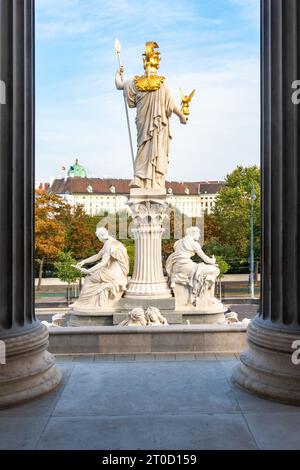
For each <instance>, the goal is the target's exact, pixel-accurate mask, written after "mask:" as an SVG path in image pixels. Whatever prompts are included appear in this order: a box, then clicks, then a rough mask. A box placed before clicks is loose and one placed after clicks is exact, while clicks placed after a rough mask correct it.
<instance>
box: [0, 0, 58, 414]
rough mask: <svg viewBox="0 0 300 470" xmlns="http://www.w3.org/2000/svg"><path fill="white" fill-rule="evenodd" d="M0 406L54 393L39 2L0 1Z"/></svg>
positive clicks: (55, 383)
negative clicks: (39, 304)
mask: <svg viewBox="0 0 300 470" xmlns="http://www.w3.org/2000/svg"><path fill="white" fill-rule="evenodd" d="M0 93H1V96H0V340H1V346H2V349H3V345H5V348H4V351H5V358H1V362H3V359H4V362H5V365H1V367H0V406H8V405H14V404H16V403H18V402H21V401H24V400H28V399H31V398H33V397H36V396H38V395H40V394H42V393H45V392H48V391H49V390H51V389H52V388H53V387H55V386H56V385H57V384H58V383H59V381H60V378H61V374H60V372H59V371H58V370H57V369H56V368H55V361H54V358H53V356H52V355H51V354H49V353H48V352H47V351H46V348H47V346H48V336H49V335H48V330H47V329H46V327H45V326H44V325H42V324H41V323H40V322H39V321H37V320H36V318H35V315H34V310H33V295H34V285H33V244H34V236H33V233H34V232H33V221H34V210H33V189H34V0H0Z"/></svg>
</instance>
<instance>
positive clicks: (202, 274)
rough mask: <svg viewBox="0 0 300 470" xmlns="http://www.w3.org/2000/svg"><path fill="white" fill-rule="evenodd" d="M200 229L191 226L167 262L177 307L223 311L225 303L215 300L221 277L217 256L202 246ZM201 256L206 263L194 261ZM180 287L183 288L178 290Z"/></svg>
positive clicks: (177, 243) (175, 245) (176, 244)
mask: <svg viewBox="0 0 300 470" xmlns="http://www.w3.org/2000/svg"><path fill="white" fill-rule="evenodd" d="M199 238H200V230H199V228H198V227H190V228H188V229H187V230H186V235H185V237H184V238H182V239H181V240H178V241H177V242H176V243H175V244H174V253H172V254H171V255H170V256H169V257H168V259H167V263H166V270H167V273H168V276H169V280H170V287H171V288H172V289H173V290H174V293H175V299H176V297H177V299H176V303H177V305H182V306H189V305H190V306H194V307H198V308H203V309H204V310H206V309H208V310H210V309H214V308H217V309H218V308H220V307H221V306H222V304H221V302H220V301H219V300H218V299H216V298H215V297H214V290H215V282H216V279H217V277H218V276H219V274H220V270H219V268H218V266H217V265H216V260H215V257H214V256H213V257H212V258H210V257H209V256H207V255H206V254H205V253H204V252H203V250H202V248H201V246H200V243H199ZM194 255H198V256H199V258H201V260H202V261H203V262H200V263H195V262H194V261H193V260H192V259H191V258H192V257H193V256H194ZM177 286H179V287H181V288H179V289H176V288H177Z"/></svg>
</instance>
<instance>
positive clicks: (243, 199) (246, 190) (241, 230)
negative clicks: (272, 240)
mask: <svg viewBox="0 0 300 470" xmlns="http://www.w3.org/2000/svg"><path fill="white" fill-rule="evenodd" d="M252 188H253V189H254V192H255V196H256V199H255V201H254V242H255V253H256V257H258V256H259V253H260V252H259V247H260V169H259V167H257V166H249V167H242V166H238V167H237V168H236V169H235V170H234V171H233V172H232V173H230V174H228V175H227V177H226V180H225V186H224V187H223V188H222V189H221V191H220V192H219V194H218V196H217V199H216V205H215V209H214V213H213V214H212V216H211V223H212V224H214V235H213V237H212V239H211V240H214V243H218V244H219V245H223V246H225V247H226V249H227V250H232V254H234V255H235V256H236V257H237V258H239V259H240V260H245V259H247V258H248V254H249V239H250V205H251V191H252ZM211 240H209V239H208V240H207V239H206V245H207V242H208V241H211ZM220 255H222V256H223V253H220Z"/></svg>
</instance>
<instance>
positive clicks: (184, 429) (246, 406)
mask: <svg viewBox="0 0 300 470" xmlns="http://www.w3.org/2000/svg"><path fill="white" fill-rule="evenodd" d="M57 361H58V365H59V367H60V368H61V370H62V371H63V374H64V381H63V383H62V385H61V386H60V388H59V389H57V390H56V391H54V392H52V393H50V394H49V395H47V396H45V397H43V398H40V399H38V400H35V401H33V402H30V403H27V404H25V405H21V406H18V407H15V408H10V409H5V410H0V449H111V450H116V449H122V450H123V449H125V450H128V449H149V450H158V449H160V450H161V449H170V450H171V449H172V450H173V449H175V450H180V449H186V450H187V449H190V450H194V449H199V450H201V449H300V437H299V436H300V433H299V431H300V408H296V407H292V406H286V405H281V404H278V403H273V402H269V401H265V400H262V399H259V398H257V397H255V396H253V395H250V394H248V393H246V392H244V391H242V390H240V389H238V388H236V387H234V386H233V385H232V384H231V383H230V376H231V372H232V369H233V367H235V365H236V364H237V358H236V357H234V356H214V355H212V356H197V355H176V356H174V355H161V356H159V355H156V356H147V355H144V356H141V355H139V356H101V357H99V356H96V357H95V356H80V357H72V356H64V357H62V356H60V357H57Z"/></svg>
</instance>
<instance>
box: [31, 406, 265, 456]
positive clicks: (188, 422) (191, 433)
mask: <svg viewBox="0 0 300 470" xmlns="http://www.w3.org/2000/svg"><path fill="white" fill-rule="evenodd" d="M37 448H38V449H53V450H54V449H79V450H81V449H110V450H127V449H144V450H145V449H146V450H163V449H168V450H184V449H190V450H194V449H199V450H202V449H207V450H217V449H236V448H238V449H245V450H246V449H256V444H255V441H254V440H253V437H252V435H251V433H250V432H249V429H248V427H247V424H246V423H245V421H244V419H243V417H242V416H239V415H232V414H229V415H228V414H223V415H214V414H202V415H199V416H191V415H187V416H157V415H151V416H141V417H132V416H130V417H128V416H121V417H102V418H100V417H92V416H90V417H76V418H57V417H56V418H51V419H50V421H49V423H48V425H47V427H46V429H45V431H44V432H43V435H42V437H41V439H40V441H39V443H38V445H37Z"/></svg>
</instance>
